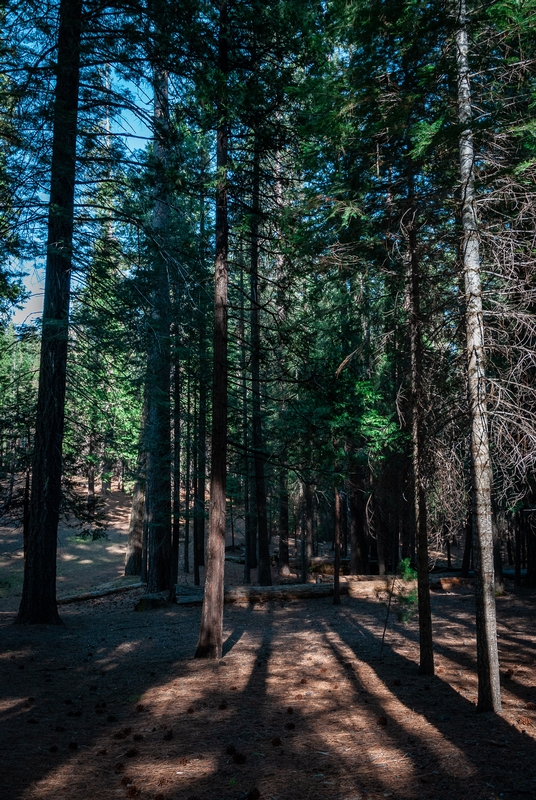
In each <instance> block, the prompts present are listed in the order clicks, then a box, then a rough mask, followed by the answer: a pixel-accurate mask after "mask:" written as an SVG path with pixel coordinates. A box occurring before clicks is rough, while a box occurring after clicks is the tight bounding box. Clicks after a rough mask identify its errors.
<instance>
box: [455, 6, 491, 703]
mask: <svg viewBox="0 0 536 800" xmlns="http://www.w3.org/2000/svg"><path fill="white" fill-rule="evenodd" d="M466 25H467V18H466V5H465V0H460V5H459V16H458V30H457V32H456V59H457V67H458V113H459V120H460V123H461V126H462V133H461V135H460V174H461V188H462V224H463V234H464V236H463V246H462V254H463V280H464V293H465V298H464V300H465V327H466V337H467V388H468V397H469V413H470V419H471V477H472V494H473V549H474V560H475V578H476V636H477V672H478V710H479V711H494V712H498V711H500V709H501V694H500V682H499V657H498V651H497V623H496V612H495V595H494V588H495V587H494V583H495V582H494V574H493V535H492V524H491V461H490V453H489V440H488V420H487V408H486V375H485V366H484V323H483V313H482V290H481V277H480V247H479V234H478V220H477V214H476V207H475V186H474V146H473V133H472V129H471V118H472V105H471V85H470V72H469V58H468V49H469V44H468V35H467V27H466Z"/></svg>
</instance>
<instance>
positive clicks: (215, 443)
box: [195, 0, 229, 658]
mask: <svg viewBox="0 0 536 800" xmlns="http://www.w3.org/2000/svg"><path fill="white" fill-rule="evenodd" d="M228 59H229V31H228V22H227V1H226V0H222V2H221V5H220V31H219V42H218V68H219V72H220V74H221V76H222V79H225V77H226V76H227V73H228ZM227 125H228V123H227V113H226V108H225V102H224V101H223V102H222V103H221V104H220V108H219V124H218V130H217V142H216V159H217V169H218V183H217V188H216V262H215V281H214V367H213V369H214V371H213V390H212V464H211V474H210V515H209V533H208V543H207V567H206V578H205V594H204V598H203V608H202V611H201V627H200V631H199V640H198V643H197V648H196V651H195V656H196V658H221V654H222V647H223V593H224V584H223V580H224V568H225V529H226V525H225V511H226V508H225V506H226V489H227V486H226V484H227V383H228V365H227V315H228V298H227V287H228V253H229V230H228V221H227V158H228V155H227V139H228V130H227Z"/></svg>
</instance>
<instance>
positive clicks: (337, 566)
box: [333, 487, 341, 606]
mask: <svg viewBox="0 0 536 800" xmlns="http://www.w3.org/2000/svg"><path fill="white" fill-rule="evenodd" d="M333 543H334V549H335V562H334V569H333V605H334V606H340V604H341V592H340V576H341V494H340V492H339V490H338V489H337V487H335V527H334V531H333Z"/></svg>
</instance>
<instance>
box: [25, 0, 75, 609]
mask: <svg viewBox="0 0 536 800" xmlns="http://www.w3.org/2000/svg"><path fill="white" fill-rule="evenodd" d="M81 22H82V2H81V0H61V3H60V11H59V31H58V58H57V78H56V87H55V92H54V119H53V139H52V165H51V175H50V203H49V210H48V238H47V260H46V273H45V297H44V307H43V322H42V334H41V360H40V368H39V387H38V398H37V414H36V423H35V438H34V455H33V464H32V493H31V498H30V512H29V526H28V542H27V545H28V546H27V552H26V560H25V564H24V584H23V589H22V599H21V604H20V608H19V613H18V615H17V619H16V622H18V623H45V624H46V623H53V624H60V623H61V620H60V617H59V614H58V608H57V603H56V552H57V535H58V521H59V514H60V502H61V475H62V443H63V430H64V413H65V382H66V371H67V342H68V335H69V299H70V284H71V269H72V245H73V225H74V185H75V176H76V138H77V126H78V91H79V83H80V40H81Z"/></svg>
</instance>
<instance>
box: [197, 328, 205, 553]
mask: <svg viewBox="0 0 536 800" xmlns="http://www.w3.org/2000/svg"><path fill="white" fill-rule="evenodd" d="M205 336H206V329H205V320H204V315H203V314H202V315H201V319H200V322H199V412H198V419H197V437H196V451H197V458H196V464H197V473H196V482H195V499H194V542H195V547H196V551H197V563H198V565H199V566H205V485H206V480H207V378H208V376H207V368H206V357H207V356H206V341H205Z"/></svg>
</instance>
